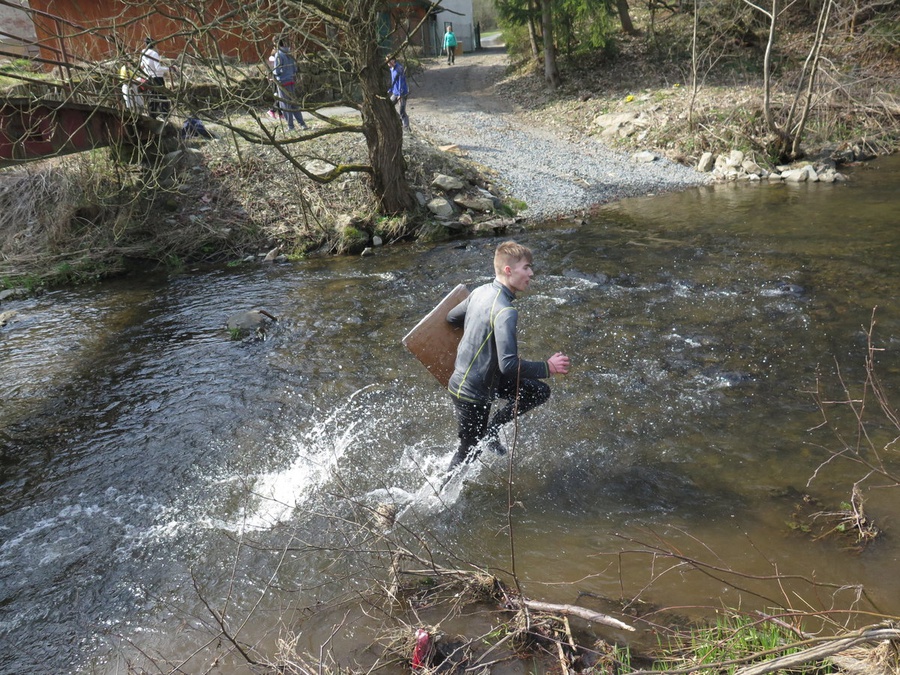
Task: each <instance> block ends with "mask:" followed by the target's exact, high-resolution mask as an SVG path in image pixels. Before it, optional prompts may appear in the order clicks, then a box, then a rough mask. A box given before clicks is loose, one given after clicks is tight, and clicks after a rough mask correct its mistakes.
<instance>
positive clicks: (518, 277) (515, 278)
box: [503, 258, 534, 293]
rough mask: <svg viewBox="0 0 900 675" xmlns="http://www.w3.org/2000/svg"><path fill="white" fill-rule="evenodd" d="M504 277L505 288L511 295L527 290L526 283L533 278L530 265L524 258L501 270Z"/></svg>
mask: <svg viewBox="0 0 900 675" xmlns="http://www.w3.org/2000/svg"><path fill="white" fill-rule="evenodd" d="M503 272H504V275H505V276H506V286H507V287H508V288H509V289H510V290H511V291H512V292H513V293H521V292H523V291H525V290H527V289H528V283H529V282H530V281H531V277H533V276H534V270H533V269H532V268H531V263H530V262H528V261H527V260H525V259H524V258H523V259H522V260H520V261H518V262H517V263H514V264H513V265H507V266H506V267H504V268H503Z"/></svg>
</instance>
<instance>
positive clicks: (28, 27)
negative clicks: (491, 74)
mask: <svg viewBox="0 0 900 675" xmlns="http://www.w3.org/2000/svg"><path fill="white" fill-rule="evenodd" d="M11 1H12V4H18V5H22V6H23V7H28V3H27V2H26V0H11ZM470 4H471V3H470ZM36 42H37V37H36V36H35V33H34V24H33V23H32V21H31V16H30V15H29V14H28V13H27V12H25V11H24V10H21V9H16V8H15V7H10V6H9V5H0V51H2V52H6V53H7V54H15V55H21V56H37V53H38V49H37V44H36ZM3 58H9V57H8V56H4V55H2V54H0V59H3Z"/></svg>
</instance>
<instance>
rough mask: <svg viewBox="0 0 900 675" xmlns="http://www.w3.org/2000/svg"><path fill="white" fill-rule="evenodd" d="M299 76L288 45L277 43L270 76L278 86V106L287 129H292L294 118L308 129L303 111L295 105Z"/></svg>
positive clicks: (302, 127)
mask: <svg viewBox="0 0 900 675" xmlns="http://www.w3.org/2000/svg"><path fill="white" fill-rule="evenodd" d="M299 76H300V73H299V72H298V69H297V62H296V61H295V60H294V57H293V56H291V53H290V51H289V50H288V46H287V45H286V44H285V43H284V42H283V41H281V42H279V43H278V51H277V52H275V62H274V64H273V67H272V77H273V78H274V79H275V84H276V86H277V87H278V107H279V108H281V112H282V113H283V115H284V119H285V121H286V122H287V128H288V131H293V130H294V119H295V118H296V120H297V124H299V125H300V128H301V129H308V128H309V127H307V126H306V122H304V121H303V113H302V112H301V111H300V108H299V106H298V105H297V91H296V84H297V80H298V78H299Z"/></svg>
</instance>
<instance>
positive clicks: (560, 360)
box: [547, 352, 569, 375]
mask: <svg viewBox="0 0 900 675" xmlns="http://www.w3.org/2000/svg"><path fill="white" fill-rule="evenodd" d="M547 365H548V366H550V374H551V375H565V374H566V373H568V372H569V357H568V356H566V355H565V354H563V353H562V352H556V353H555V354H554V355H553V356H551V357H550V358H549V359H548V360H547Z"/></svg>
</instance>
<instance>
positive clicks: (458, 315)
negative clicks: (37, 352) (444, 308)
mask: <svg viewBox="0 0 900 675" xmlns="http://www.w3.org/2000/svg"><path fill="white" fill-rule="evenodd" d="M468 306H469V298H466V299H465V300H463V301H462V302H461V303H459V304H458V305H457V306H456V307H454V308H453V309H451V310H450V311H449V312H448V313H447V323H449V324H451V325H452V326H455V327H456V328H462V327H463V325H464V324H465V322H466V308H467V307H468Z"/></svg>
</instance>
